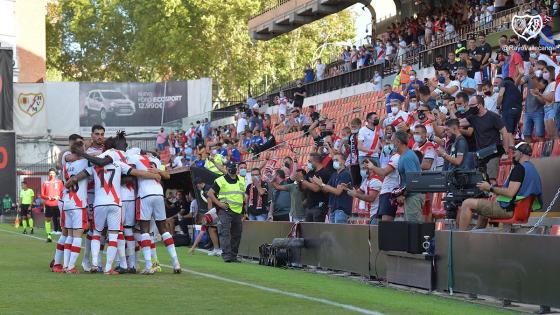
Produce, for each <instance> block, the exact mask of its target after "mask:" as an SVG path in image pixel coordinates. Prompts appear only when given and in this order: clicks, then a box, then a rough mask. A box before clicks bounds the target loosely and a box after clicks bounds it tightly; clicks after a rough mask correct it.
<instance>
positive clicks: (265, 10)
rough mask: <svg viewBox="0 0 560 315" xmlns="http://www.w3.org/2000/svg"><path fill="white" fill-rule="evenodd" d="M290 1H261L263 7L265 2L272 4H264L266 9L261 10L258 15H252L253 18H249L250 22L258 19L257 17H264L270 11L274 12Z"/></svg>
mask: <svg viewBox="0 0 560 315" xmlns="http://www.w3.org/2000/svg"><path fill="white" fill-rule="evenodd" d="M288 1H290V0H261V6H262V3H263V2H268V3H270V4H269V5H267V4H264V5H265V8H264V9H261V10H260V11H259V12H257V13H256V14H254V15H252V16H251V17H250V18H249V20H252V19H254V18H256V17H257V16H259V15H263V14H265V13H266V12H268V11H272V10H274V9H276V8H278V7H279V6H281V5H283V4H284V3H287V2H288ZM274 3H275V4H274Z"/></svg>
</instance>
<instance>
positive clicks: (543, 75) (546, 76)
mask: <svg viewBox="0 0 560 315" xmlns="http://www.w3.org/2000/svg"><path fill="white" fill-rule="evenodd" d="M542 78H543V79H545V80H547V81H548V79H550V72H545V73H543V74H542Z"/></svg>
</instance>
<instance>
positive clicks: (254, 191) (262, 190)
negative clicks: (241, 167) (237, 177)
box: [245, 168, 270, 221]
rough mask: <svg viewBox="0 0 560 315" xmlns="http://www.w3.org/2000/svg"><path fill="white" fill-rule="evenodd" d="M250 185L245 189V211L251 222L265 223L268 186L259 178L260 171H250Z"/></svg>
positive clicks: (255, 169)
mask: <svg viewBox="0 0 560 315" xmlns="http://www.w3.org/2000/svg"><path fill="white" fill-rule="evenodd" d="M251 181H252V182H251V183H250V184H249V185H248V186H247V188H246V189H245V209H246V213H247V217H248V219H249V220H251V221H266V219H267V218H268V209H269V207H270V200H269V198H268V184H267V183H266V182H264V181H263V180H262V178H261V170H260V169H259V168H253V169H252V170H251Z"/></svg>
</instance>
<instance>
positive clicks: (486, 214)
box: [457, 142, 542, 230]
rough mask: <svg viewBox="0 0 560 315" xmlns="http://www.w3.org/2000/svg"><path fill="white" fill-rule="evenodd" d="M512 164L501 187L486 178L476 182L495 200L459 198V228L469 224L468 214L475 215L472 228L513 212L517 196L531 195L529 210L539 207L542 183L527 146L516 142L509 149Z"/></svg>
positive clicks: (465, 228) (523, 197)
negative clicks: (511, 152) (474, 225)
mask: <svg viewBox="0 0 560 315" xmlns="http://www.w3.org/2000/svg"><path fill="white" fill-rule="evenodd" d="M513 152H514V153H513V161H514V165H515V166H514V167H513V169H512V170H511V172H510V173H509V176H508V178H507V179H506V181H505V183H504V186H503V187H498V186H495V185H492V184H490V183H487V182H481V183H478V184H477V187H478V188H479V189H480V190H482V191H488V192H491V193H493V194H495V195H496V196H497V198H496V201H492V200H491V199H486V198H484V199H474V198H469V199H466V200H465V201H463V204H462V205H461V208H460V209H459V213H458V214H457V221H458V222H457V223H458V225H459V229H460V230H467V229H468V227H469V226H470V224H471V220H472V214H473V213H476V214H478V215H479V220H478V222H477V225H476V228H484V227H486V224H487V219H488V218H491V219H507V218H511V217H512V216H513V213H514V210H515V205H516V203H517V202H519V201H520V200H523V199H525V198H528V197H530V196H534V197H535V199H534V201H533V204H532V205H531V210H536V209H540V208H541V207H542V199H541V195H542V184H541V179H540V176H539V173H538V172H537V169H536V168H535V166H534V165H533V163H531V162H530V161H529V160H530V159H531V155H532V153H533V152H532V150H531V146H530V145H529V144H527V143H526V142H520V143H518V144H517V145H516V146H515V150H514V151H513Z"/></svg>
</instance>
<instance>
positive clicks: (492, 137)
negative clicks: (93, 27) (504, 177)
mask: <svg viewBox="0 0 560 315" xmlns="http://www.w3.org/2000/svg"><path fill="white" fill-rule="evenodd" d="M467 114H468V116H467V118H466V120H467V121H468V122H469V124H470V125H471V126H472V127H473V131H472V133H471V134H470V135H472V134H474V139H475V141H476V148H477V150H481V149H488V147H490V146H496V149H497V151H498V153H497V154H495V155H491V156H489V157H488V158H486V159H484V160H483V161H479V163H480V165H481V166H484V167H486V172H487V175H488V178H489V180H490V182H491V183H496V178H497V176H498V164H499V162H500V156H501V155H502V154H504V153H506V152H505V149H506V148H509V144H510V143H512V142H511V141H512V140H513V139H511V137H510V135H509V134H508V133H507V130H506V127H505V126H504V123H503V122H502V119H501V117H500V116H499V115H497V114H495V113H493V112H491V111H489V110H487V109H486V108H485V107H484V98H482V96H480V95H476V96H473V97H471V99H470V100H469V110H468V111H467ZM500 136H501V138H502V140H500Z"/></svg>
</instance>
